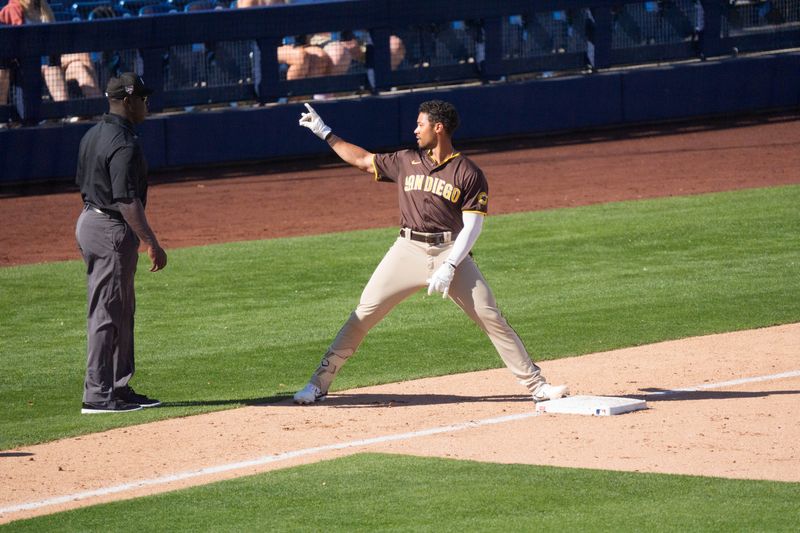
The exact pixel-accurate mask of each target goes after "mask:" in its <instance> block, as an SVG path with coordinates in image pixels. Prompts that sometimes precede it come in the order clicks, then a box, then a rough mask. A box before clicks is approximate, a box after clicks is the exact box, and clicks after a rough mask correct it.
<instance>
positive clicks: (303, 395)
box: [294, 383, 325, 405]
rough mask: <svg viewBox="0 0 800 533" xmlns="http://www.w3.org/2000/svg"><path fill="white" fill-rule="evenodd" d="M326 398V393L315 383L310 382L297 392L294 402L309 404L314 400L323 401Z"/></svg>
mask: <svg viewBox="0 0 800 533" xmlns="http://www.w3.org/2000/svg"><path fill="white" fill-rule="evenodd" d="M324 399H325V394H324V393H323V392H322V391H321V390H319V387H317V386H316V385H314V384H313V383H308V384H307V385H306V386H305V387H303V390H301V391H298V392H296V393H295V395H294V403H297V404H300V405H309V404H312V403H314V402H321V401H322V400H324Z"/></svg>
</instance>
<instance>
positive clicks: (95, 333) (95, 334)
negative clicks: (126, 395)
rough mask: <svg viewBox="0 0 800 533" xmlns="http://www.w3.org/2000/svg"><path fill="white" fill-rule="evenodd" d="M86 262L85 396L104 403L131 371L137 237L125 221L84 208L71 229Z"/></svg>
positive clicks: (137, 257)
mask: <svg viewBox="0 0 800 533" xmlns="http://www.w3.org/2000/svg"><path fill="white" fill-rule="evenodd" d="M75 237H76V238H77V240H78V247H79V248H80V251H81V255H82V256H83V260H84V262H85V263H86V269H87V270H86V286H87V291H86V295H87V302H88V319H87V323H86V333H87V339H86V340H87V343H86V377H85V379H84V383H83V401H84V402H91V403H106V402H109V401H111V400H113V398H114V389H116V388H120V387H124V386H125V385H127V384H128V381H129V380H130V379H131V377H132V376H133V371H134V362H133V314H134V311H135V308H136V298H135V296H134V290H133V278H134V274H135V273H136V263H137V261H138V259H139V253H138V250H139V238H138V237H137V236H136V234H135V233H134V232H133V230H131V228H130V226H128V225H127V224H126V223H125V222H123V221H120V220H115V219H113V218H111V217H110V216H108V215H106V214H103V213H97V212H95V211H93V210H92V209H90V208H84V210H83V212H82V213H81V215H80V217H78V224H77V226H76V228H75Z"/></svg>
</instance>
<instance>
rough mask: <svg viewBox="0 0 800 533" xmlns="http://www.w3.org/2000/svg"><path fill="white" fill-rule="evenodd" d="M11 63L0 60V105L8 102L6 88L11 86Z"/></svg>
mask: <svg viewBox="0 0 800 533" xmlns="http://www.w3.org/2000/svg"><path fill="white" fill-rule="evenodd" d="M10 66H11V65H10V64H9V63H3V62H0V105H6V104H7V103H8V90H9V87H11V69H10V68H9V67H10Z"/></svg>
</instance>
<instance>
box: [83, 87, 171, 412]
mask: <svg viewBox="0 0 800 533" xmlns="http://www.w3.org/2000/svg"><path fill="white" fill-rule="evenodd" d="M152 92H153V91H152V90H151V89H149V88H147V87H146V86H145V84H144V82H143V81H142V79H141V78H140V77H139V76H137V75H136V74H134V73H132V72H126V73H124V74H121V75H120V76H119V77H118V78H111V79H110V80H109V81H108V86H107V87H106V97H108V105H109V112H108V113H107V114H105V115H103V118H102V120H101V121H100V122H99V123H97V124H95V125H94V126H92V128H91V129H90V130H89V131H87V132H86V135H84V137H83V139H82V140H81V144H80V151H79V154H78V172H77V177H76V180H75V181H76V183H77V184H78V186H79V187H80V190H81V197H82V198H83V202H84V208H83V211H82V212H81V215H80V217H78V223H77V226H76V228H75V237H76V238H77V239H78V247H79V248H80V251H81V255H82V256H83V260H84V261H85V262H86V267H87V274H86V284H87V302H88V318H87V324H86V326H87V349H86V377H85V379H84V384H83V406H82V409H81V413H83V414H93V413H114V412H129V411H137V410H139V409H141V408H143V407H156V406H158V405H161V402H159V401H158V400H155V399H152V398H148V397H147V396H145V395H143V394H137V393H136V392H134V390H133V389H132V388H131V387H130V385H128V382H129V381H130V379H131V377H132V376H133V372H134V357H133V315H134V311H135V307H136V299H135V295H134V287H133V279H134V274H135V273H136V263H137V261H138V259H139V243H140V241H144V243H145V246H146V247H147V254H148V255H149V256H150V260H151V262H152V267H151V268H150V271H151V272H156V271H158V270H161V269H162V268H164V267H165V266H166V264H167V254H166V252H165V251H164V249H163V248H161V246H160V245H159V244H158V240H157V239H156V236H155V234H154V233H153V230H152V229H150V225H149V224H148V222H147V217H146V216H145V214H144V208H145V205H146V204H147V163H146V161H145V158H144V154H143V153H142V149H141V146H140V145H139V140H138V136H137V134H136V130H135V125H136V124H141V123H142V122H143V121H144V119H145V116H146V115H147V98H148V96H150V94H152Z"/></svg>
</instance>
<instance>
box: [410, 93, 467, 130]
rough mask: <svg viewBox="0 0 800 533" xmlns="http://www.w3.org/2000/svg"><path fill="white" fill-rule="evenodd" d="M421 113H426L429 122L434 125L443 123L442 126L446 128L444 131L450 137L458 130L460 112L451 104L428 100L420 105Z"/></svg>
mask: <svg viewBox="0 0 800 533" xmlns="http://www.w3.org/2000/svg"><path fill="white" fill-rule="evenodd" d="M419 112H420V113H426V114H427V115H428V120H430V121H431V123H433V124H436V123H437V122H441V123H442V126H444V131H446V132H447V133H448V134H450V135H452V134H453V132H454V131H456V128H458V111H456V107H455V106H454V105H453V104H451V103H450V102H444V101H442V100H428V101H427V102H422V103H421V104H420V105H419Z"/></svg>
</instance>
